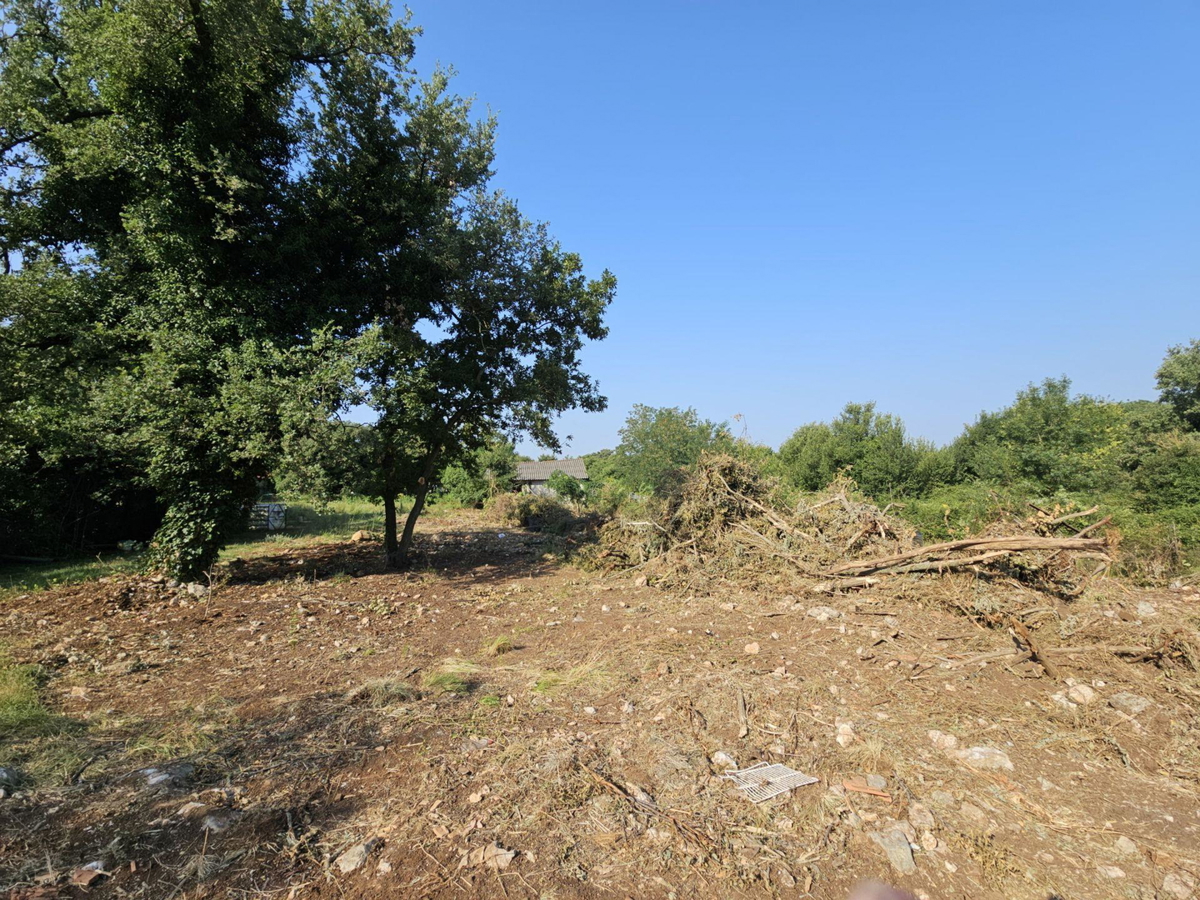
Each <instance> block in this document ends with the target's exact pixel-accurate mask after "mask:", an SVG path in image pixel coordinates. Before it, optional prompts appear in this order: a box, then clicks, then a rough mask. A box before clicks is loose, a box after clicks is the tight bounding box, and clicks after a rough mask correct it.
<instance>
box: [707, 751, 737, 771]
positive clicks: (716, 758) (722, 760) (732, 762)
mask: <svg viewBox="0 0 1200 900" xmlns="http://www.w3.org/2000/svg"><path fill="white" fill-rule="evenodd" d="M712 764H713V766H714V767H717V768H720V767H722V766H723V767H724V768H726V769H736V768H737V760H736V759H734V757H733V755H732V754H730V753H726V752H725V751H724V750H718V751H717V752H716V753H714V754H713V755H712Z"/></svg>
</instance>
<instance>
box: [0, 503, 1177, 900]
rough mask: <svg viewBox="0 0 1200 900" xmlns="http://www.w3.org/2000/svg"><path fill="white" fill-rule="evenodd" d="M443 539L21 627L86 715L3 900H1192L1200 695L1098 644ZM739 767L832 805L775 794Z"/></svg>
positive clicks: (1130, 599)
mask: <svg viewBox="0 0 1200 900" xmlns="http://www.w3.org/2000/svg"><path fill="white" fill-rule="evenodd" d="M421 540H422V544H421V548H422V552H423V553H424V554H425V557H426V560H427V562H428V564H429V565H428V567H427V568H424V569H421V570H419V571H416V572H412V573H407V574H403V575H397V574H385V573H382V572H380V571H378V568H377V566H378V562H377V558H378V553H377V548H376V547H375V546H374V545H351V544H346V545H328V546H322V547H317V548H313V549H307V550H301V551H295V552H292V553H287V554H281V555H279V556H275V557H264V558H261V559H257V560H251V561H247V562H243V563H241V564H238V565H234V566H233V567H232V568H231V570H230V572H229V577H228V580H227V581H226V583H224V584H220V585H218V586H217V587H216V588H215V589H213V590H212V591H211V593H210V594H208V595H207V596H199V597H197V596H189V595H187V594H186V593H181V592H179V591H177V590H173V589H170V588H168V587H167V586H166V585H163V584H156V583H153V582H152V581H149V580H147V579H140V578H129V579H118V580H113V581H110V582H108V583H91V584H84V585H76V586H72V587H68V588H63V589H59V590H56V591H52V592H45V593H39V594H32V595H29V596H27V597H25V598H18V599H17V600H16V601H14V602H13V603H10V604H8V605H7V606H6V607H5V608H3V609H0V624H2V626H3V630H4V632H5V634H6V635H7V636H8V637H7V638H6V639H7V640H8V641H9V642H10V649H11V652H12V653H13V655H14V656H15V657H17V658H18V659H19V660H20V661H22V662H37V663H40V664H42V665H43V666H44V667H45V668H46V670H47V671H48V672H49V679H48V681H47V683H46V686H45V692H46V695H47V697H48V699H49V701H50V703H51V705H52V707H53V708H54V709H55V711H56V712H58V713H60V714H61V716H62V717H63V721H62V725H61V729H60V731H59V733H58V734H57V735H54V736H51V737H46V738H41V739H38V740H33V739H21V738H15V739H6V741H5V742H4V743H0V753H5V754H8V755H9V756H10V757H11V759H10V760H8V761H7V762H6V761H5V760H4V759H3V758H0V765H9V764H11V765H12V766H13V767H15V768H16V769H18V770H21V771H24V772H26V773H27V774H30V775H31V776H34V777H36V784H35V785H34V786H29V784H28V783H27V784H26V786H25V787H24V788H22V787H20V786H18V789H17V791H16V793H15V795H12V796H9V797H7V798H6V799H3V800H0V885H5V886H13V887H14V894H13V895H14V896H17V897H30V898H32V897H57V896H63V897H67V896H84V895H85V894H86V895H87V896H92V897H116V896H133V897H172V896H173V897H179V898H185V897H226V896H237V897H254V896H262V897H268V896H270V897H287V898H309V897H364V898H374V897H458V896H467V897H497V896H498V897H510V898H518V897H521V898H538V897H547V898H548V897H559V898H570V897H606V898H607V897H621V898H623V897H627V896H632V897H639V898H642V897H664V898H665V897H679V898H684V897H713V898H718V897H720V898H725V897H743V896H744V897H761V896H780V897H802V896H813V897H821V898H835V897H836V898H841V897H845V895H846V893H847V891H848V890H849V888H850V887H851V886H852V885H853V884H854V883H856V882H857V881H859V880H860V879H863V878H879V879H882V880H886V881H888V882H890V883H892V884H896V885H898V886H901V887H904V888H905V889H907V890H909V891H912V892H914V893H916V894H917V896H919V897H922V896H925V897H931V898H959V897H964V898H965V897H970V898H1002V897H1008V898H1040V900H1046V898H1050V897H1054V896H1060V897H1064V898H1066V897H1070V898H1073V900H1074V898H1110V897H1129V898H1166V900H1175V898H1177V900H1185V898H1187V897H1190V896H1195V893H1194V888H1195V885H1196V883H1197V880H1198V879H1200V849H1198V848H1200V804H1198V803H1197V799H1198V797H1200V791H1198V783H1200V748H1198V747H1197V734H1198V733H1200V731H1198V729H1197V726H1198V724H1200V723H1198V716H1197V707H1196V698H1197V697H1198V696H1200V694H1198V693H1197V692H1196V691H1197V681H1196V673H1195V672H1192V671H1187V670H1186V669H1183V668H1180V667H1178V666H1176V667H1175V668H1163V667H1159V666H1156V665H1154V664H1152V663H1149V662H1145V663H1131V662H1129V661H1126V660H1123V659H1121V658H1118V657H1117V656H1115V655H1113V654H1112V653H1109V652H1087V653H1081V654H1079V655H1078V656H1070V657H1065V656H1064V657H1058V659H1060V660H1061V661H1060V662H1059V665H1058V668H1059V670H1060V672H1059V674H1060V676H1061V678H1062V679H1063V680H1062V681H1059V682H1053V681H1051V680H1050V679H1049V678H1048V677H1047V675H1046V672H1045V671H1044V670H1043V669H1042V668H1041V667H1040V666H1038V665H1037V664H1036V663H1034V662H1031V661H1025V662H1020V663H1016V662H1014V660H1015V659H1018V658H1019V657H1011V656H1010V657H1002V656H993V657H992V658H991V659H981V658H980V657H982V656H984V655H986V654H989V653H993V654H998V653H1002V652H1004V651H1010V650H1012V649H1013V647H1014V645H1013V642H1012V640H1011V638H1010V637H1009V636H1008V635H1006V634H1005V633H1004V632H1002V631H1000V630H996V629H985V628H982V627H980V626H978V625H977V624H975V623H974V622H973V621H972V620H970V619H968V618H965V617H963V616H962V615H958V614H955V613H953V612H950V611H948V610H945V609H943V608H940V607H938V606H937V605H936V604H932V603H927V602H925V600H924V599H923V598H922V585H923V584H926V582H923V581H922V580H920V579H919V578H913V579H911V582H910V585H909V587H908V588H907V589H906V590H907V594H906V599H905V600H904V601H903V602H901V601H900V600H898V598H897V597H894V596H887V597H883V598H882V599H880V600H879V601H878V602H874V603H873V602H870V597H861V598H854V597H835V598H826V599H824V600H818V601H812V600H806V599H803V598H802V599H801V600H800V601H797V600H796V599H795V598H791V597H788V596H786V595H780V596H775V595H772V596H763V595H757V594H746V593H742V592H738V591H736V590H733V589H731V590H730V591H729V592H728V593H719V594H715V595H713V596H706V597H681V596H673V595H670V594H666V593H663V592H660V591H657V590H655V589H654V588H653V587H651V586H645V585H642V586H639V585H638V584H637V583H636V581H635V580H633V579H632V578H630V577H619V578H618V577H611V578H602V577H600V576H597V575H594V574H589V573H585V572H581V571H579V570H577V569H574V568H572V567H569V566H564V565H562V564H561V563H559V562H557V561H556V560H555V559H554V558H553V557H552V556H550V555H549V554H548V553H546V551H547V549H548V548H549V546H550V545H549V543H548V539H546V538H544V537H542V536H539V535H534V534H527V533H516V532H507V533H504V532H499V531H497V530H496V529H493V528H491V527H489V526H486V525H483V524H481V523H480V522H478V521H476V520H475V519H473V518H471V517H461V518H458V519H454V520H448V521H443V522H440V523H433V524H432V525H429V526H427V527H426V529H425V531H424V532H423V534H422V536H421ZM964 577H965V576H964ZM980 589H981V590H983V589H985V587H984V586H981V588H980ZM1139 603H1140V604H1149V605H1148V606H1141V607H1139V606H1138V604H1139ZM814 607H828V609H827V610H823V611H822V610H817V611H814V612H813V613H812V614H810V609H812V608H814ZM1197 613H1198V603H1197V595H1196V593H1194V592H1174V593H1172V592H1163V593H1158V594H1152V593H1136V594H1135V593H1133V592H1130V591H1128V590H1126V589H1122V588H1120V587H1119V586H1115V585H1114V586H1112V589H1111V590H1110V591H1108V592H1107V593H1106V592H1103V591H1101V592H1098V593H1096V594H1095V595H1094V596H1091V597H1089V598H1087V599H1084V600H1080V601H1077V602H1076V603H1075V604H1073V605H1072V607H1071V608H1070V609H1069V610H1065V611H1064V610H1054V611H1053V614H1054V616H1056V617H1057V618H1058V621H1059V625H1058V626H1057V627H1059V628H1060V629H1062V628H1070V627H1074V625H1073V624H1072V623H1074V624H1078V623H1079V622H1080V621H1081V620H1085V619H1086V620H1087V622H1088V623H1090V624H1089V627H1090V628H1091V629H1092V631H1090V632H1089V634H1091V633H1094V632H1095V629H1096V628H1110V627H1111V630H1112V635H1113V637H1114V640H1115V639H1116V638H1117V637H1120V638H1121V639H1122V640H1123V641H1125V642H1128V637H1127V635H1128V632H1129V631H1130V630H1131V629H1136V628H1139V627H1143V625H1145V627H1147V628H1148V627H1150V625H1151V624H1153V623H1154V622H1162V621H1164V620H1167V619H1170V620H1172V621H1179V622H1190V623H1191V626H1192V627H1195V620H1196V617H1197ZM1138 616H1141V619H1139V618H1137V617H1138ZM1070 617H1074V618H1070ZM1142 619H1144V620H1145V622H1144V623H1143V622H1142ZM1096 623H1099V625H1097V624H1096ZM502 638H507V640H506V641H499V640H498V639H502ZM510 646H511V649H509V647H510ZM496 650H500V651H506V652H499V653H496V652H495V651H496ZM972 660H974V661H972ZM1063 692H1069V693H1068V694H1064V693H1063ZM1056 695H1059V698H1058V699H1056ZM1126 695H1128V696H1126ZM1143 704H1144V705H1143ZM1139 707H1141V708H1140V709H1139ZM839 738H840V740H839ZM974 748H983V749H982V750H978V749H974ZM718 752H723V753H726V754H729V755H730V756H732V757H734V758H736V760H737V763H738V764H739V765H742V766H746V765H749V764H751V763H754V762H756V761H759V760H766V761H770V762H781V763H785V764H787V765H789V766H792V767H794V768H796V769H798V770H800V771H802V772H804V773H807V774H810V775H813V776H816V777H817V778H818V779H819V782H818V783H816V784H813V785H810V786H807V787H801V788H798V789H796V790H795V791H793V792H791V793H790V794H785V795H783V796H781V797H778V798H776V799H773V800H769V801H767V802H765V803H763V804H761V805H754V804H752V803H751V802H749V801H748V800H747V799H745V798H744V797H742V796H741V795H740V794H739V793H738V792H737V791H736V789H735V788H734V787H733V786H732V785H731V784H730V783H729V782H727V781H724V780H721V779H720V778H719V777H718V776H719V775H720V774H721V772H722V771H723V770H724V765H723V764H721V763H720V762H719V761H718V762H714V761H713V759H712V758H713V756H714V754H717V753H718ZM847 781H848V782H849V783H850V784H851V785H852V788H851V789H849V790H847V789H846V787H844V784H845V783H846V782H847ZM855 788H858V789H855ZM862 789H866V791H867V792H864V791H863V790H862ZM871 792H873V793H871ZM93 862H94V863H96V864H97V866H96V867H95V868H96V869H98V870H99V871H100V872H102V873H103V874H89V873H88V872H87V871H86V870H81V869H80V868H79V867H81V866H84V865H86V864H88V863H93ZM343 870H346V871H343ZM72 876H74V878H75V879H76V881H88V880H89V879H90V880H91V881H90V885H89V886H88V887H87V888H86V889H85V888H84V887H81V886H78V885H76V886H73V885H72V884H71V883H70V882H71V879H72Z"/></svg>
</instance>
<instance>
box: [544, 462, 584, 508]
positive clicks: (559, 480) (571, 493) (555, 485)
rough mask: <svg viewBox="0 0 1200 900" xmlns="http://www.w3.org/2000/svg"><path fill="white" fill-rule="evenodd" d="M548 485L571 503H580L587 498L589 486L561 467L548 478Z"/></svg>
mask: <svg viewBox="0 0 1200 900" xmlns="http://www.w3.org/2000/svg"><path fill="white" fill-rule="evenodd" d="M546 487H548V488H549V489H550V490H552V491H554V493H555V494H556V495H557V496H558V497H560V498H562V499H563V500H567V501H569V502H571V503H576V504H578V503H582V502H583V501H584V500H586V499H587V488H586V487H585V486H584V484H583V482H582V481H580V480H579V479H578V478H574V477H572V476H571V475H568V474H567V473H566V472H563V471H562V470H561V469H560V470H556V471H554V472H551V473H550V477H549V478H548V479H546Z"/></svg>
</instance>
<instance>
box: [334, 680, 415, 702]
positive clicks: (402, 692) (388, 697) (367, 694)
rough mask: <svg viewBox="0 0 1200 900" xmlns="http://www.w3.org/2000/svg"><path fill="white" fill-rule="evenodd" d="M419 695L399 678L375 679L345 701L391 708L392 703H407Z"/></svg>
mask: <svg viewBox="0 0 1200 900" xmlns="http://www.w3.org/2000/svg"><path fill="white" fill-rule="evenodd" d="M420 696H421V695H420V693H419V692H418V691H417V689H416V688H414V687H413V686H412V685H411V684H409V683H408V682H407V681H401V680H400V679H399V678H376V679H375V680H373V681H368V682H366V683H365V684H363V685H360V686H359V687H357V688H355V689H354V690H353V691H351V692H350V694H349V695H348V696H347V698H346V699H347V700H350V701H351V702H354V701H356V700H365V701H366V702H368V703H370V704H371V706H391V705H392V704H393V703H408V702H410V701H412V700H416V699H418V698H419V697H420Z"/></svg>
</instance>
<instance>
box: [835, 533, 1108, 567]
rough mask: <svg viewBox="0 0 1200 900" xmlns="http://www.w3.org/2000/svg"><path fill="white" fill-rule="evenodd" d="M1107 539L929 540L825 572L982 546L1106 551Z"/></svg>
mask: <svg viewBox="0 0 1200 900" xmlns="http://www.w3.org/2000/svg"><path fill="white" fill-rule="evenodd" d="M1107 547H1108V542H1107V541H1106V540H1104V539H1103V538H1075V537H1069V538H1055V537H1039V536H1036V535H1028V536H1024V537H979V538H966V539H964V540H959V541H946V542H945V543H942V544H930V545H929V546H927V547H917V548H916V549H914V550H907V551H905V552H903V553H897V554H895V555H893V556H885V557H881V558H879V559H871V560H861V561H858V562H848V563H842V565H840V566H834V567H833V568H832V569H830V570H828V572H826V574H827V575H842V574H854V575H868V574H871V573H873V572H878V571H881V570H883V569H890V568H894V567H895V566H897V565H898V564H900V563H903V562H906V561H908V560H910V559H917V558H919V557H922V556H937V555H939V554H945V553H953V552H955V551H958V550H972V549H983V550H989V551H1001V550H1003V551H1007V552H1012V553H1015V552H1020V551H1024V550H1096V551H1101V552H1102V551H1104V550H1105V549H1107Z"/></svg>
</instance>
